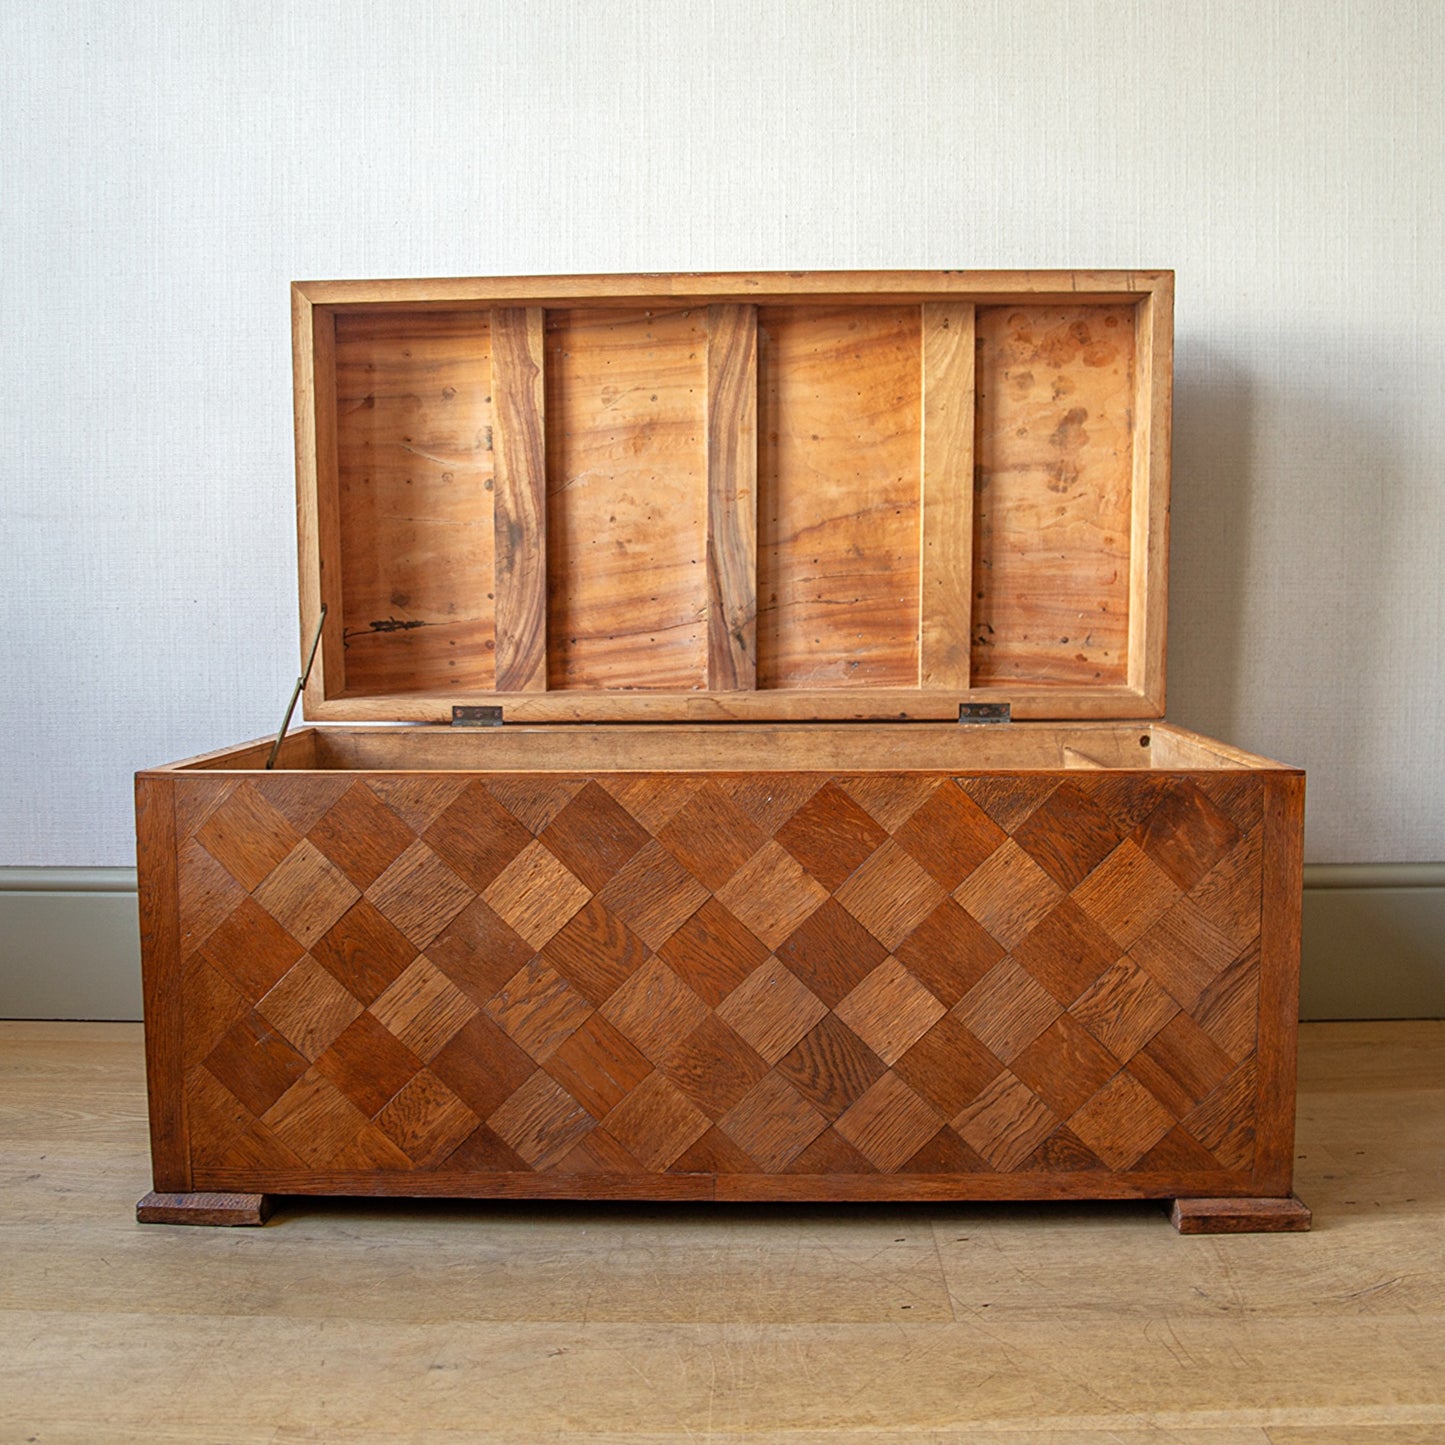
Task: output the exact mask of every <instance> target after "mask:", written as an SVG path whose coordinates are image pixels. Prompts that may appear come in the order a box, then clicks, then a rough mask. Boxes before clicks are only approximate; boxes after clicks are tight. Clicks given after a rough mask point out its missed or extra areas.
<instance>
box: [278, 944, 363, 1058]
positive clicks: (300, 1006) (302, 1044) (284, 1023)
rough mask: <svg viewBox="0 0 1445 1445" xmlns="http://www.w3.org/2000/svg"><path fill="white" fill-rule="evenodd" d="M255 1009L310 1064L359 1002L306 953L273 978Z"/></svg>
mask: <svg viewBox="0 0 1445 1445" xmlns="http://www.w3.org/2000/svg"><path fill="white" fill-rule="evenodd" d="M256 1012H257V1013H259V1014H260V1015H261V1017H262V1018H264V1019H265V1020H266V1022H267V1023H269V1024H271V1025H273V1026H274V1027H275V1028H276V1030H277V1031H278V1032H279V1033H280V1034H281V1036H282V1037H283V1038H284V1039H285V1040H286V1041H287V1042H288V1043H289V1044H291V1045H292V1046H293V1047H294V1048H295V1049H296V1051H297V1052H298V1053H300V1054H302V1055H303V1056H304V1057H305V1058H307V1059H309V1060H310V1061H312V1062H313V1063H314V1062H315V1061H316V1059H318V1058H319V1057H320V1056H321V1054H322V1053H324V1052H325V1050H326V1049H327V1048H329V1047H330V1046H331V1043H332V1041H333V1040H334V1039H335V1038H336V1036H337V1035H338V1034H339V1033H340V1032H341V1031H342V1030H343V1029H344V1028H346V1026H347V1025H348V1024H349V1023H351V1022H352V1020H353V1019H355V1018H356V1016H357V1015H358V1014H359V1013H360V1012H361V1005H360V1004H359V1003H358V1002H357V1001H356V999H355V998H353V997H352V996H351V994H349V993H348V992H347V991H346V990H345V989H344V988H343V987H342V986H341V984H340V983H338V982H337V980H336V978H335V977H334V976H333V975H332V974H330V973H328V972H327V971H326V970H325V969H324V968H322V967H321V965H320V964H319V963H317V962H316V960H315V959H314V958H312V957H311V955H310V954H309V953H308V954H304V955H303V956H302V957H301V958H300V959H299V960H298V961H297V962H296V963H295V965H293V966H292V967H291V968H290V969H288V970H287V971H286V973H285V974H283V975H282V977H281V978H280V979H278V980H277V982H276V983H275V985H274V986H273V987H272V988H271V990H270V992H268V993H267V994H266V996H265V997H264V998H263V999H262V1000H261V1001H260V1003H258V1004H257V1005H256Z"/></svg>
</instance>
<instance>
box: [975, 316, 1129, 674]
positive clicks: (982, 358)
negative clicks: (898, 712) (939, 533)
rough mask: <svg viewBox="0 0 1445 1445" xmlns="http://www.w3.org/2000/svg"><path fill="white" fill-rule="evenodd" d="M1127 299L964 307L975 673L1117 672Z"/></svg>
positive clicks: (1125, 491) (1122, 665)
mask: <svg viewBox="0 0 1445 1445" xmlns="http://www.w3.org/2000/svg"><path fill="white" fill-rule="evenodd" d="M1135 309H1136V308H1135V307H1133V306H1099V305H1094V304H1092V303H1091V302H1078V303H1074V304H1071V305H1068V306H983V307H980V308H979V310H978V312H977V315H976V318H975V327H976V333H977V353H976V355H977V361H976V366H977V387H976V396H977V400H976V407H977V414H976V422H975V443H974V445H975V459H976V464H977V471H976V494H975V500H974V507H975V527H974V548H975V557H974V572H973V592H974V608H973V681H974V685H975V686H993V687H1009V688H1012V687H1014V686H1015V685H1021V686H1029V685H1043V686H1052V687H1057V688H1060V689H1068V691H1069V692H1070V693H1073V692H1074V691H1076V690H1078V689H1081V688H1089V687H1094V686H1110V685H1113V686H1122V685H1125V684H1127V683H1128V681H1129V674H1128V652H1129V608H1130V601H1131V598H1130V566H1131V540H1132V526H1133V521H1132V517H1133V512H1132V504H1131V493H1132V491H1133V480H1132V479H1133V462H1132V458H1131V452H1132V446H1133V433H1134V425H1135V423H1134V407H1135V394H1134V386H1135V379H1136V357H1135V344H1136V337H1135V329H1136V326H1135ZM1061 703H1062V698H1061Z"/></svg>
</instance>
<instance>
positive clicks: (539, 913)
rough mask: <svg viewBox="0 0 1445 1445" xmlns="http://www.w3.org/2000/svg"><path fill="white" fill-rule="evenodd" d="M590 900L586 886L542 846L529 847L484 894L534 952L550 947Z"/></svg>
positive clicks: (532, 845) (490, 906)
mask: <svg viewBox="0 0 1445 1445" xmlns="http://www.w3.org/2000/svg"><path fill="white" fill-rule="evenodd" d="M588 896H589V895H588V888H587V885H586V884H585V883H583V882H582V880H581V879H580V878H578V877H577V876H576V875H575V874H574V873H572V872H571V871H570V870H569V869H568V868H567V865H566V864H565V863H563V862H562V861H561V860H560V859H559V858H558V857H557V856H556V855H555V854H554V853H552V851H551V850H550V849H548V848H546V847H544V846H543V845H542V844H541V843H529V844H528V845H527V847H526V848H524V849H523V850H522V852H520V853H519V854H517V856H516V857H515V858H514V859H513V860H512V861H511V863H509V864H508V865H507V867H506V868H505V869H503V871H502V872H501V873H500V874H499V875H498V877H497V878H496V879H495V881H494V882H493V883H492V884H491V886H490V887H489V888H487V889H486V891H485V892H484V893H483V894H482V898H483V900H484V902H485V903H486V904H487V906H488V907H489V908H491V909H492V910H493V911H494V912H495V913H496V914H497V916H498V917H499V918H501V919H502V921H503V922H504V923H506V924H507V926H508V927H509V928H512V929H513V930H514V931H515V932H517V933H518V934H520V935H521V936H522V937H523V938H525V939H526V940H527V942H528V943H530V944H531V945H532V947H533V948H541V947H543V946H544V945H545V944H546V943H548V942H549V941H550V940H551V939H552V937H553V936H554V935H555V934H556V933H557V932H558V931H559V930H560V929H561V928H562V926H563V924H565V923H566V922H567V920H568V919H569V918H571V917H572V915H573V914H574V913H576V911H577V910H578V909H579V908H581V907H582V905H583V904H584V903H586V901H587V899H588Z"/></svg>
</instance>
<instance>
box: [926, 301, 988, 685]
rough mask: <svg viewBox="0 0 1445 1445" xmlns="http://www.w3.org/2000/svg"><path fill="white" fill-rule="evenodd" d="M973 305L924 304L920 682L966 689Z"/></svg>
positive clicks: (970, 600) (969, 624)
mask: <svg viewBox="0 0 1445 1445" xmlns="http://www.w3.org/2000/svg"><path fill="white" fill-rule="evenodd" d="M973 354H974V306H973V304H972V303H971V302H967V301H934V302H930V303H928V304H927V305H925V306H924V308H923V505H922V511H921V518H922V525H923V535H922V538H921V540H920V544H919V546H920V557H921V565H922V572H923V575H922V579H921V581H920V583H919V599H918V600H919V609H920V616H919V623H918V654H919V655H918V681H919V685H920V686H921V687H955V688H967V687H968V686H969V682H970V680H971V678H970V671H971V670H970V662H971V656H970V654H971V648H970V638H971V636H972V631H973V430H974V355H973Z"/></svg>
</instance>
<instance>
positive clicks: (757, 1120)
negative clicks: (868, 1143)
mask: <svg viewBox="0 0 1445 1445" xmlns="http://www.w3.org/2000/svg"><path fill="white" fill-rule="evenodd" d="M827 1127H828V1121H827V1120H826V1119H825V1118H824V1117H823V1116H822V1115H821V1114H820V1113H819V1112H818V1111H817V1110H816V1109H815V1108H814V1107H813V1106H812V1105H811V1104H810V1103H809V1102H808V1101H807V1100H806V1099H805V1098H804V1097H803V1096H802V1095H801V1094H800V1093H799V1092H798V1091H797V1090H796V1089H795V1088H794V1087H793V1086H792V1085H791V1084H790V1083H788V1081H787V1080H786V1079H784V1078H783V1077H782V1076H781V1075H779V1074H769V1075H768V1076H767V1077H766V1078H765V1079H763V1080H762V1081H761V1082H760V1083H758V1084H757V1085H756V1086H755V1087H754V1088H752V1089H750V1090H749V1091H748V1092H747V1094H746V1095H745V1096H744V1097H743V1098H742V1099H740V1100H739V1101H738V1102H737V1103H736V1104H735V1105H734V1106H733V1107H732V1108H731V1109H730V1110H729V1111H728V1112H727V1113H726V1114H725V1115H723V1117H722V1118H721V1119H719V1120H718V1128H719V1129H721V1130H722V1132H723V1133H724V1134H726V1135H727V1136H728V1138H729V1139H731V1140H732V1141H733V1143H735V1144H736V1145H738V1147H739V1148H740V1149H742V1150H743V1152H744V1153H745V1154H747V1155H748V1156H749V1157H750V1158H751V1159H753V1160H754V1161H755V1162H756V1164H757V1165H758V1167H759V1168H760V1169H761V1170H762V1171H763V1172H764V1173H768V1174H771V1173H776V1172H777V1171H778V1170H780V1169H783V1168H786V1166H787V1165H788V1164H790V1163H792V1161H793V1160H794V1159H796V1158H797V1157H798V1155H799V1154H801V1153H802V1152H803V1150H804V1149H806V1148H807V1147H808V1145H809V1144H811V1143H812V1142H813V1140H814V1139H816V1138H817V1137H818V1135H819V1134H821V1133H822V1132H823V1130H824V1129H826V1128H827Z"/></svg>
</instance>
